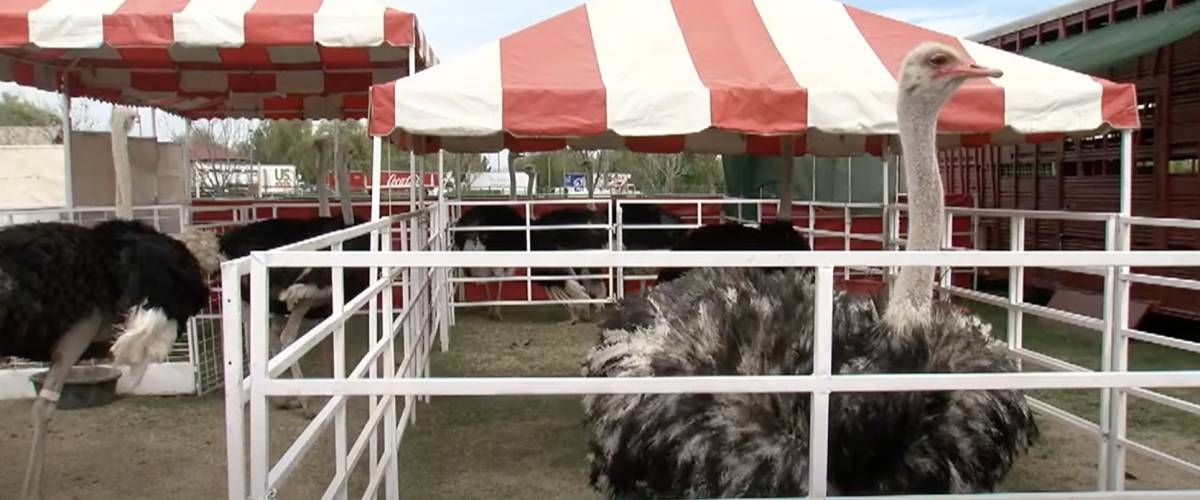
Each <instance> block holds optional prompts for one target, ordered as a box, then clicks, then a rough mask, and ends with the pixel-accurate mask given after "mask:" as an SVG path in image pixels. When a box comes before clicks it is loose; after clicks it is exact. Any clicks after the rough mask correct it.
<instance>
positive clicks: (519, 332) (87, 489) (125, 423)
mask: <svg viewBox="0 0 1200 500" xmlns="http://www.w3.org/2000/svg"><path fill="white" fill-rule="evenodd" d="M561 319H562V316H561V312H560V311H558V310H555V309H549V310H536V309H535V310H515V309H513V310H508V311H506V319H505V321H504V322H503V323H499V324H498V323H495V322H492V321H490V320H487V319H486V318H484V317H483V316H482V315H480V314H475V313H466V314H462V315H461V316H460V320H461V321H460V324H459V325H458V327H457V328H456V329H455V332H454V335H453V345H452V347H453V349H452V350H451V351H450V352H449V353H446V354H436V355H435V357H434V363H435V365H434V370H435V375H441V376H464V375H478V376H495V375H570V376H574V375H577V374H578V364H579V362H580V360H581V359H582V356H583V353H584V352H586V349H587V347H588V346H589V345H591V343H592V342H593V341H594V339H595V334H596V332H595V327H594V326H591V325H580V326H574V327H564V326H562V325H560V324H558V321H560V320H561ZM360 347H361V346H360ZM352 351H359V352H361V350H360V349H352ZM351 355H352V356H354V355H356V354H355V353H352V354H351ZM359 355H360V354H359ZM223 405H224V400H223V399H222V396H221V395H220V394H216V395H213V396H208V397H204V398H195V397H171V398H123V399H120V400H118V401H117V402H115V403H113V404H111V405H109V406H105V407H102V408H96V409H89V410H81V411H65V412H58V413H57V414H56V416H55V420H54V423H53V426H52V428H51V431H50V435H49V449H48V453H47V461H46V471H45V479H46V482H45V485H46V487H45V493H46V498H47V500H67V499H70V500H75V499H78V500H84V499H88V500H93V499H101V500H108V499H131V500H132V499H152V498H153V499H164V498H168V499H171V500H202V499H203V500H211V499H216V498H225V482H226V476H225V474H226V471H225V433H224V406H223ZM363 407H364V402H363V401H356V402H355V403H354V404H352V405H351V418H350V420H351V427H350V434H351V439H353V436H354V435H356V434H357V432H358V429H359V428H361V425H362V417H363V413H364V410H363ZM581 421H582V409H581V407H580V404H579V400H578V398H575V397H527V398H526V397H522V398H440V399H434V400H433V401H432V403H430V404H428V405H425V404H421V405H420V406H419V409H418V416H417V422H416V425H415V426H413V427H411V428H410V429H409V432H408V433H407V434H406V435H405V437H404V442H403V445H402V452H401V457H400V461H401V470H402V474H401V493H402V497H403V498H408V499H420V500H425V499H474V498H479V499H483V498H488V499H496V498H512V499H524V498H528V499H538V500H547V499H560V498H561V499H568V498H570V499H580V498H584V499H588V498H598V497H597V496H596V495H595V494H594V493H592V492H591V491H590V490H589V489H588V487H587V464H586V459H585V451H584V433H583V428H582V426H581ZM306 423H307V420H305V419H303V418H302V417H301V416H300V415H299V414H298V413H297V412H294V411H292V412H286V411H274V412H273V413H272V415H271V418H270V427H271V443H272V447H273V448H274V458H277V457H278V456H279V455H280V454H281V453H282V451H283V447H284V446H285V445H286V444H287V443H289V442H290V441H291V440H292V439H293V438H294V436H295V435H297V434H299V432H300V430H301V429H303V427H304V425H306ZM1039 423H1040V425H1041V427H1042V430H1043V433H1042V438H1041V440H1040V442H1039V443H1038V445H1037V446H1036V447H1035V448H1034V449H1033V450H1032V452H1031V453H1030V454H1029V455H1027V456H1025V457H1023V458H1021V459H1020V461H1019V463H1018V465H1017V467H1016V469H1015V470H1014V471H1013V472H1012V474H1011V475H1010V477H1009V480H1008V481H1007V482H1006V483H1005V485H1004V488H1003V489H1004V490H1006V491H1081V490H1090V489H1093V488H1094V487H1095V482H1096V479H1095V477H1096V476H1095V470H1096V465H1095V456H1096V451H1097V444H1096V443H1095V440H1094V439H1093V438H1091V437H1089V436H1087V435H1085V434H1083V433H1082V432H1080V431H1077V430H1075V429H1073V428H1071V427H1067V426H1066V425H1064V424H1058V423H1057V422H1055V421H1052V420H1050V419H1048V418H1042V419H1040V422H1039ZM326 434H327V435H328V434H329V433H326ZM1196 435H1198V434H1197V433H1195V432H1190V433H1188V432H1182V433H1181V432H1178V431H1177V430H1175V429H1172V430H1169V431H1163V432H1153V431H1151V432H1143V433H1141V434H1139V436H1138V438H1139V439H1140V440H1142V441H1145V442H1148V443H1149V444H1154V445H1158V444H1171V443H1174V444H1176V445H1179V443H1181V442H1182V443H1185V444H1184V446H1185V447H1187V448H1190V449H1191V450H1192V451H1194V452H1196V453H1197V455H1196V456H1193V457H1192V458H1193V459H1194V458H1196V457H1200V444H1197V443H1196ZM330 441H331V438H330V437H328V436H327V437H326V438H325V439H324V440H323V441H322V442H321V443H319V444H318V445H317V446H316V447H314V449H313V450H312V451H311V452H310V454H309V456H308V458H307V459H306V460H305V461H304V462H303V463H302V464H301V466H300V467H299V469H298V470H297V471H296V472H295V473H293V474H292V476H291V477H290V478H289V480H288V482H287V484H286V486H285V487H284V488H283V489H281V491H279V495H278V496H277V498H280V499H309V498H320V495H321V493H322V492H323V491H324V490H325V486H326V484H327V482H328V479H329V477H330V476H331V473H332V465H331V464H332V453H331V446H330ZM28 446H29V402H27V401H18V402H0V450H3V453H0V498H9V496H8V495H10V494H15V492H17V491H19V488H20V482H21V476H22V474H23V470H24V466H25V459H26V454H27V453H28ZM1129 471H1130V473H1131V474H1132V477H1134V478H1136V479H1131V480H1130V481H1129V488H1130V489H1147V490H1148V489H1167V488H1171V489H1174V488H1200V479H1197V478H1195V477H1190V476H1188V475H1187V474H1185V473H1182V472H1180V471H1178V470H1177V469H1174V468H1172V467H1169V466H1167V465H1163V464H1161V463H1158V462H1153V461H1149V460H1146V459H1142V458H1140V457H1138V456H1137V455H1135V454H1132V453H1131V454H1129ZM364 476H365V472H364V470H363V468H362V467H360V469H359V470H358V471H356V475H355V477H354V479H353V481H352V487H351V491H352V492H354V491H360V492H361V488H362V487H363V486H364V485H365V477H364ZM360 494H361V493H359V494H358V495H360ZM358 495H355V497H356V498H357V496H358Z"/></svg>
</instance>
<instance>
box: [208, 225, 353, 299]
mask: <svg viewBox="0 0 1200 500" xmlns="http://www.w3.org/2000/svg"><path fill="white" fill-rule="evenodd" d="M346 228H347V226H346V224H345V222H344V221H343V220H342V219H341V217H337V218H334V217H314V218H309V219H267V220H263V221H259V222H254V223H251V224H247V225H245V226H241V227H238V228H235V229H232V230H230V231H228V232H226V233H225V234H223V235H221V238H220V245H221V253H222V254H224V255H225V256H226V257H227V258H230V259H237V258H241V257H245V256H248V255H250V253H251V252H256V251H267V250H272V249H275V248H279V247H282V246H286V245H291V244H293V243H299V242H301V241H304V240H308V239H312V238H316V237H318V236H321V235H323V234H328V233H331V232H334V231H340V230H343V229H346ZM370 248H371V239H370V235H363V236H359V237H357V238H354V239H351V240H349V241H346V242H345V243H343V244H342V249H343V250H344V251H347V252H355V251H367V250H370ZM342 276H343V282H344V284H345V287H346V289H345V290H346V298H347V299H349V298H351V297H353V296H354V295H355V294H357V293H359V292H361V291H363V290H365V289H366V287H367V285H368V284H369V282H370V277H369V271H368V270H367V269H366V268H347V269H344V270H343V274H342ZM332 284H333V279H332V274H331V273H330V270H329V269H327V268H326V269H298V268H273V269H271V272H270V287H269V295H270V311H271V313H272V314H280V315H286V314H288V312H289V311H288V307H287V304H286V303H284V302H283V301H281V300H280V299H279V296H280V294H281V293H282V292H283V291H284V290H287V289H288V288H289V287H291V286H293V285H311V286H313V287H315V288H317V289H328V288H330V287H332ZM242 300H244V301H247V302H249V300H250V281H249V277H244V278H243V279H242ZM330 313H331V309H330V307H329V305H328V304H326V305H324V306H323V307H314V308H312V309H310V310H309V311H308V313H307V314H305V317H306V318H321V317H327V316H329V314H330Z"/></svg>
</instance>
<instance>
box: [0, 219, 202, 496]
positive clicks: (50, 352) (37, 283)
mask: <svg viewBox="0 0 1200 500" xmlns="http://www.w3.org/2000/svg"><path fill="white" fill-rule="evenodd" d="M207 303H208V286H207V284H206V281H205V279H204V273H203V271H201V268H200V265H199V263H198V262H197V260H196V258H195V257H194V256H193V255H192V253H191V252H190V250H189V247H188V246H186V245H185V244H184V243H182V242H180V241H178V240H175V239H173V238H171V237H169V236H167V235H164V234H162V233H159V232H158V231H156V230H154V229H153V228H150V227H149V226H146V225H145V224H142V223H140V222H132V221H124V220H117V221H109V222H103V223H100V224H98V225H96V226H95V227H92V228H86V227H82V226H77V225H70V224H62V223H36V224H25V225H18V226H11V227H7V228H4V229H0V355H4V356H16V357H20V358H25V359H29V360H32V361H42V362H49V363H50V364H51V365H50V370H49V373H47V375H46V379H45V382H44V384H43V388H42V390H41V392H40V393H39V394H38V399H37V400H36V401H35V402H34V404H33V446H32V450H31V452H30V455H29V463H28V468H27V469H26V473H25V481H24V485H23V486H22V488H21V491H22V493H21V495H22V498H41V477H42V463H43V460H44V452H45V445H46V430H47V427H48V426H49V424H50V419H51V417H52V415H53V413H54V409H55V407H56V406H57V403H58V399H59V395H60V393H61V391H62V388H63V385H64V383H65V382H66V379H67V375H68V374H69V372H70V369H71V367H72V366H73V365H74V364H75V363H77V362H78V361H79V360H80V359H84V358H89V359H95V358H100V357H104V356H106V354H108V353H111V355H112V357H113V360H114V363H115V364H117V365H124V366H129V367H130V368H131V370H130V376H131V377H132V378H133V380H134V382H135V384H136V383H138V382H140V381H141V378H142V376H143V375H144V374H145V370H146V367H147V366H148V365H149V364H150V363H155V362H160V361H163V360H165V359H166V358H167V355H168V354H169V353H170V350H171V346H172V345H173V344H174V342H175V338H176V336H177V335H178V333H179V331H180V329H182V328H184V325H185V324H186V322H187V320H188V319H189V318H191V317H192V316H193V315H195V314H196V313H197V312H199V311H200V310H201V309H202V308H203V307H204V306H205V305H206V304H207ZM106 347H107V351H108V353H106V352H105V350H106V349H105V348H106Z"/></svg>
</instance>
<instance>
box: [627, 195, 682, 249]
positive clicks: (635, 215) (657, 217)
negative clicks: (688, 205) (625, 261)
mask: <svg viewBox="0 0 1200 500" xmlns="http://www.w3.org/2000/svg"><path fill="white" fill-rule="evenodd" d="M621 224H622V225H625V226H679V225H682V224H683V219H681V218H679V216H677V215H675V214H672V213H670V212H667V211H666V210H663V208H662V207H660V206H658V205H650V204H643V203H629V204H624V205H621ZM686 235H687V230H686V229H625V230H624V231H622V234H621V244H622V246H624V249H625V250H629V251H637V250H665V249H668V248H671V247H672V246H674V245H675V244H676V243H678V242H679V241H680V240H682V239H683V237H684V236H686Z"/></svg>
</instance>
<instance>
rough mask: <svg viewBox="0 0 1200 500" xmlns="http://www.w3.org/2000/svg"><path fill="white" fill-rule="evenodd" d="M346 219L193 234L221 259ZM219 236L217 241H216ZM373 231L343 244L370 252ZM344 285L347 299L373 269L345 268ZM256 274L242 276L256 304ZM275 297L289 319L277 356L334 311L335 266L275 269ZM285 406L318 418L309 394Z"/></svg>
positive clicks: (296, 370)
mask: <svg viewBox="0 0 1200 500" xmlns="http://www.w3.org/2000/svg"><path fill="white" fill-rule="evenodd" d="M347 227H349V226H347V225H346V224H345V222H344V221H343V219H342V218H341V217H337V218H334V217H314V218H306V219H282V218H281V219H267V220H263V221H258V222H254V223H251V224H247V225H244V226H240V227H237V228H234V229H231V230H229V231H227V232H225V233H224V234H222V235H220V236H219V237H218V236H217V235H216V234H215V233H211V232H208V231H198V232H193V233H190V234H189V235H188V237H189V238H192V239H193V240H194V241H206V242H207V243H206V244H205V246H208V247H215V248H217V249H218V253H217V256H216V259H207V260H208V261H209V262H213V261H214V260H215V262H216V263H219V262H220V261H223V260H230V259H239V258H242V257H246V256H249V255H250V253H251V252H257V251H267V250H272V249H276V248H279V247H282V246H286V245H291V244H294V243H299V242H301V241H305V240H308V239H312V238H316V237H318V236H321V235H324V234H328V233H331V232H335V231H340V230H343V229H346V228H347ZM214 240H215V242H214ZM370 242H371V240H370V235H363V236H360V237H358V238H354V239H351V240H349V241H346V242H345V243H343V244H342V249H343V251H347V252H351V251H367V250H370ZM206 270H207V271H209V272H212V271H215V270H216V266H215V265H209V266H207V269H206ZM342 276H343V284H344V287H345V288H344V290H345V297H346V299H347V300H349V299H350V298H352V297H354V296H355V295H357V294H359V293H361V292H362V291H363V290H366V288H367V286H368V285H369V283H370V276H369V271H368V269H366V268H347V269H344V270H343V274H342ZM249 280H250V278H249V276H245V277H243V278H242V300H243V301H244V302H245V303H249V302H250V281H249ZM269 280H270V287H269V289H268V290H269V292H268V293H269V297H270V301H269V303H268V307H269V310H270V313H271V315H272V316H275V317H277V318H282V317H286V318H287V321H286V323H285V324H284V325H283V326H282V328H281V329H280V330H279V334H278V335H276V334H275V327H274V326H278V324H279V322H278V321H275V322H273V325H274V326H273V327H272V332H271V338H270V345H271V354H272V355H274V354H277V353H278V352H279V350H281V349H282V348H284V347H287V346H288V345H290V344H291V343H292V342H294V341H295V340H296V337H297V336H298V335H299V333H300V327H301V326H302V323H303V322H304V320H319V319H323V318H327V317H329V316H330V315H332V314H333V309H332V301H331V300H332V298H333V275H332V273H331V272H330V270H329V269H327V268H323V269H315V268H303V269H300V268H272V269H271V270H270V273H269ZM243 319H244V320H246V325H247V328H246V329H245V332H246V333H247V335H246V337H245V338H246V341H247V342H249V331H250V329H249V326H248V325H249V320H250V315H249V311H246V313H245V314H243ZM290 371H291V374H292V376H293V377H295V378H298V379H299V378H303V377H304V374H303V371H302V370H301V368H300V366H299V364H293V365H292V367H291V369H290ZM279 406H280V407H281V408H295V407H296V406H299V407H300V408H301V411H302V412H303V413H304V415H305V416H307V417H310V418H311V417H313V416H315V414H316V413H315V409H314V408H313V407H311V406H310V405H309V403H308V400H307V398H297V399H281V400H280V401H279Z"/></svg>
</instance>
